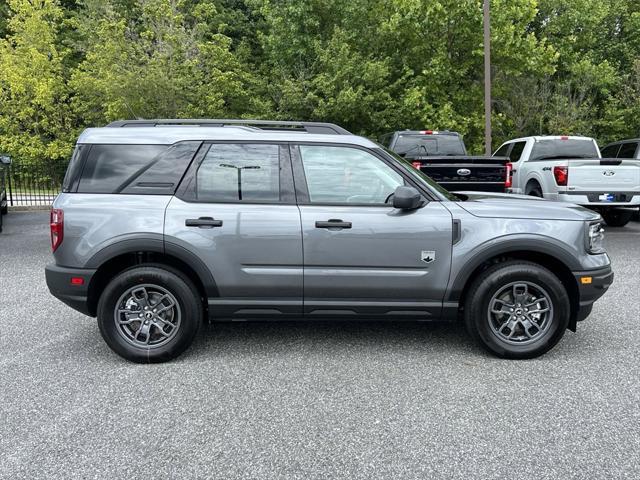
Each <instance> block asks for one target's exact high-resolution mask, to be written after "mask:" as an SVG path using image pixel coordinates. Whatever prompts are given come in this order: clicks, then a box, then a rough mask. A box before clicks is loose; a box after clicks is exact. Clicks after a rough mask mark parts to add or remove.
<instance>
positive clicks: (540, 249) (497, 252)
mask: <svg viewBox="0 0 640 480" xmlns="http://www.w3.org/2000/svg"><path fill="white" fill-rule="evenodd" d="M509 260H526V261H530V262H534V263H536V264H538V265H541V266H543V267H545V268H547V269H548V270H550V271H551V272H552V273H553V274H554V275H556V276H557V277H558V279H559V280H560V281H561V282H562V284H563V285H564V287H565V288H566V290H567V294H568V296H569V303H570V305H571V318H570V321H569V329H570V330H572V331H575V329H576V324H577V318H578V310H579V309H580V292H579V288H578V284H577V281H576V279H575V277H574V275H573V273H572V270H573V271H575V270H580V268H581V267H580V264H579V263H578V262H577V261H576V260H575V258H573V256H572V255H571V254H570V253H568V252H566V251H564V250H562V249H561V248H558V246H557V245H556V244H555V243H554V244H551V245H545V244H543V243H542V242H531V241H529V242H528V243H527V242H522V241H519V240H513V241H510V242H508V244H506V245H501V244H498V245H494V246H493V247H489V248H486V249H484V250H483V251H481V252H478V253H476V255H474V256H473V257H472V259H471V260H470V261H469V262H467V263H466V264H465V266H464V268H463V269H461V271H460V272H459V273H458V275H457V276H456V278H455V280H454V281H453V283H452V285H451V288H450V290H449V293H448V295H447V298H446V301H447V302H455V303H457V304H458V305H459V306H461V307H463V306H464V304H465V301H466V294H467V292H468V291H469V287H470V286H471V283H472V282H473V281H474V280H475V279H476V278H477V276H478V275H480V273H482V272H483V271H484V270H486V269H487V268H489V267H490V266H492V265H495V264H496V263H502V262H505V261H509Z"/></svg>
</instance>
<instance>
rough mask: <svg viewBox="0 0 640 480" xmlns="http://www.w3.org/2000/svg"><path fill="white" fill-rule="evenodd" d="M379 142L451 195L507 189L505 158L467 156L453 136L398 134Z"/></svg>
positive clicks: (457, 137)
mask: <svg viewBox="0 0 640 480" xmlns="http://www.w3.org/2000/svg"><path fill="white" fill-rule="evenodd" d="M381 142H382V144H383V145H384V146H385V147H387V148H388V149H389V150H392V151H393V152H395V153H396V154H398V155H400V156H401V157H404V158H405V159H406V160H409V161H410V162H411V164H412V165H413V166H414V167H415V168H417V169H419V170H421V171H422V172H424V173H426V174H427V175H429V176H430V177H431V178H432V179H434V180H435V181H436V182H438V183H439V184H440V185H442V186H443V187H444V188H446V189H447V190H449V191H451V192H453V191H465V190H472V191H481V192H500V193H503V192H504V191H505V189H506V188H509V187H510V186H511V185H509V181H510V175H508V168H509V164H508V162H509V158H508V157H485V156H475V155H467V149H466V148H465V146H464V142H463V141H462V136H461V135H460V134H458V133H457V132H450V131H435V130H401V131H397V132H393V133H389V134H387V135H385V136H383V137H382V138H381Z"/></svg>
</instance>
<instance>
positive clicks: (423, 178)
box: [380, 146, 460, 202]
mask: <svg viewBox="0 0 640 480" xmlns="http://www.w3.org/2000/svg"><path fill="white" fill-rule="evenodd" d="M380 148H382V149H384V151H385V152H387V153H388V154H389V155H391V156H392V157H393V159H394V160H396V161H397V162H398V163H399V164H400V166H401V167H402V168H403V169H404V170H405V171H407V172H408V173H409V174H410V175H411V176H412V177H413V178H414V179H416V180H417V181H418V182H419V183H426V184H427V185H428V186H429V187H430V188H431V190H435V191H436V192H438V193H439V194H440V195H441V196H443V197H444V198H446V199H447V200H451V201H452V202H456V201H459V200H460V199H459V198H458V197H456V196H455V195H454V194H453V193H451V192H449V191H448V190H446V189H445V188H443V187H441V186H440V185H439V184H438V182H436V181H435V180H433V179H432V178H431V177H430V176H429V175H425V174H424V173H422V172H421V171H420V170H418V169H417V168H414V167H413V165H411V163H409V162H407V161H406V160H405V159H404V158H402V157H401V156H400V155H398V154H397V153H395V152H394V151H392V150H389V149H388V148H385V147H382V146H381V147H380Z"/></svg>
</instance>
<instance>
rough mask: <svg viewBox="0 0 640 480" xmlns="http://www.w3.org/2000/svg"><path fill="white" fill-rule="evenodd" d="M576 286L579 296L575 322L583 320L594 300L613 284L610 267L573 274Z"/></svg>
mask: <svg viewBox="0 0 640 480" xmlns="http://www.w3.org/2000/svg"><path fill="white" fill-rule="evenodd" d="M573 275H574V277H575V279H576V282H577V284H578V291H579V294H580V299H579V311H578V316H577V320H578V321H580V320H584V319H585V318H586V317H587V316H588V315H589V313H591V308H592V306H593V304H594V303H595V301H596V300H598V299H599V298H600V297H602V295H604V294H605V293H606V291H607V290H608V289H609V287H610V286H611V284H612V283H613V271H612V270H611V265H608V266H606V267H604V268H599V269H598V270H588V271H584V272H573Z"/></svg>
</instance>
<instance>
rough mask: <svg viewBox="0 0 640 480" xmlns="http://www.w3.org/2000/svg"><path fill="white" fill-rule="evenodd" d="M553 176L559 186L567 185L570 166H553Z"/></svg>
mask: <svg viewBox="0 0 640 480" xmlns="http://www.w3.org/2000/svg"><path fill="white" fill-rule="evenodd" d="M553 176H554V177H555V179H556V184H558V186H559V187H566V186H567V183H568V182H569V167H565V166H562V167H553Z"/></svg>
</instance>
